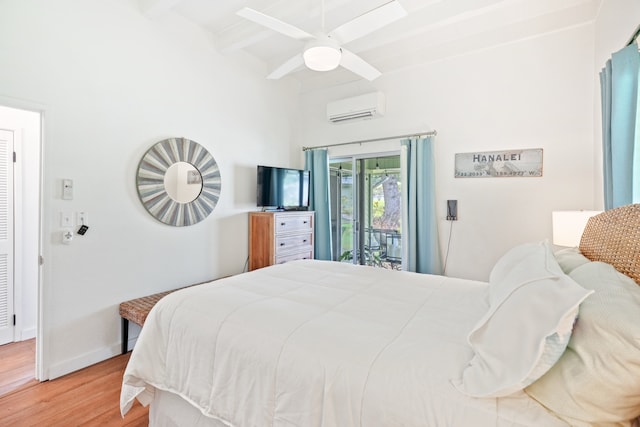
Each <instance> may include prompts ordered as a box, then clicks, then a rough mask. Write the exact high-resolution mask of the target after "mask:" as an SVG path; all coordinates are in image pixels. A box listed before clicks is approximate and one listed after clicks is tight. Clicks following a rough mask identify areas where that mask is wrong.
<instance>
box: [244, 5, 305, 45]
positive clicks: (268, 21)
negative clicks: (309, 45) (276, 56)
mask: <svg viewBox="0 0 640 427" xmlns="http://www.w3.org/2000/svg"><path fill="white" fill-rule="evenodd" d="M236 15H238V16H242V17H243V18H246V19H248V20H249V21H252V22H255V23H256V24H259V25H262V26H263V27H267V28H270V29H272V30H273V31H277V32H278V33H280V34H284V35H285V36H289V37H292V38H294V39H297V40H310V39H312V38H313V36H312V35H311V34H309V33H307V32H306V31H303V30H301V29H300V28H298V27H294V26H293V25H291V24H287V23H286V22H284V21H281V20H279V19H277V18H274V17H273V16H269V15H265V14H264V13H262V12H258V11H257V10H255V9H251V8H249V7H243V8H242V9H240V10H239V11H237V12H236Z"/></svg>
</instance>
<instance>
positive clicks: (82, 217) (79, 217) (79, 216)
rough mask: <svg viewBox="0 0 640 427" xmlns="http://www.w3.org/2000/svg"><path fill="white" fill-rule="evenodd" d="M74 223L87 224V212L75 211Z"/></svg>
mask: <svg viewBox="0 0 640 427" xmlns="http://www.w3.org/2000/svg"><path fill="white" fill-rule="evenodd" d="M76 224H78V225H89V214H88V213H86V212H85V211H80V212H77V213H76Z"/></svg>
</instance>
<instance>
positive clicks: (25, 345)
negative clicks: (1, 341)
mask: <svg viewBox="0 0 640 427" xmlns="http://www.w3.org/2000/svg"><path fill="white" fill-rule="evenodd" d="M35 367H36V340H35V339H31V340H27V341H21V342H16V343H11V344H6V345H0V396H2V395H4V394H7V393H9V392H10V391H13V390H15V389H17V388H18V387H21V386H23V385H25V384H28V383H30V382H34V383H35V382H36V380H35V370H36V368H35Z"/></svg>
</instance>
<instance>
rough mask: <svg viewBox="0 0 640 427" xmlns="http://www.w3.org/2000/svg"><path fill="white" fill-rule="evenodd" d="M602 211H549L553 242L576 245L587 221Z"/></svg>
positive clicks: (559, 244) (562, 244)
mask: <svg viewBox="0 0 640 427" xmlns="http://www.w3.org/2000/svg"><path fill="white" fill-rule="evenodd" d="M601 212H602V211H555V212H551V220H552V223H553V244H554V245H558V246H570V247H576V246H578V245H579V244H580V238H581V237H582V233H583V231H584V227H585V226H586V225H587V221H589V218H591V217H592V216H594V215H597V214H599V213H601Z"/></svg>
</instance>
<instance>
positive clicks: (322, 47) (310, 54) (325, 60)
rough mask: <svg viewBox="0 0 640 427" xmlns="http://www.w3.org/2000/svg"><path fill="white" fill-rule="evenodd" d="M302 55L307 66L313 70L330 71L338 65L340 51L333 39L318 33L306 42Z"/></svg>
mask: <svg viewBox="0 0 640 427" xmlns="http://www.w3.org/2000/svg"><path fill="white" fill-rule="evenodd" d="M302 57H303V58H304V64H305V65H306V66H307V68H310V69H312V70H314V71H330V70H333V69H335V68H337V67H338V65H340V59H341V58H342V51H341V50H340V46H339V45H338V43H336V42H335V40H332V39H331V38H329V37H328V36H322V35H319V36H317V38H316V39H315V40H312V41H310V42H309V43H307V45H306V46H305V48H304V53H303V54H302Z"/></svg>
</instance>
